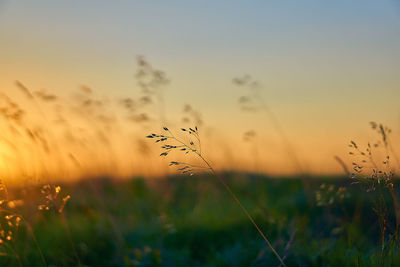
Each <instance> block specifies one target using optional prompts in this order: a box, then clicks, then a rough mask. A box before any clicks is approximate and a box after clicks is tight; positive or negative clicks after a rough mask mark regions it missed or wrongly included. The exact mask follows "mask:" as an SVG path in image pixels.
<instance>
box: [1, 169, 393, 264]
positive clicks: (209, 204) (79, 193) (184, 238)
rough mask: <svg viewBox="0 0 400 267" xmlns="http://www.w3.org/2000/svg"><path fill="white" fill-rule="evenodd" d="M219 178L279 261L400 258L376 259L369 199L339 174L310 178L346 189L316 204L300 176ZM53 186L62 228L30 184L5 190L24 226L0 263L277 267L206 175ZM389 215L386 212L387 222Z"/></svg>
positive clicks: (317, 186) (375, 228)
mask: <svg viewBox="0 0 400 267" xmlns="http://www.w3.org/2000/svg"><path fill="white" fill-rule="evenodd" d="M219 175H222V176H223V177H224V179H226V181H227V182H228V183H229V184H230V186H231V188H232V190H233V191H234V192H235V193H236V194H237V195H238V197H240V199H241V200H242V202H243V204H244V205H245V206H246V208H247V209H248V210H249V212H250V213H251V215H252V216H253V217H254V219H255V220H256V222H257V223H258V224H259V225H260V227H261V228H262V230H263V231H264V233H265V234H266V235H267V236H268V237H269V239H270V241H271V243H272V244H273V246H274V247H275V249H276V250H277V251H278V253H279V254H280V255H281V256H282V257H283V258H284V260H285V263H286V265H287V266H339V265H341V266H394V265H397V264H399V263H400V256H399V254H398V252H397V249H393V251H387V252H385V256H382V250H381V247H380V231H379V226H378V223H377V219H376V215H375V213H374V211H373V210H372V209H371V205H372V204H371V203H372V202H371V201H373V200H372V196H371V195H369V196H366V195H365V191H364V190H361V189H360V188H359V187H357V186H354V185H353V186H351V181H350V180H349V179H348V178H345V177H312V180H311V183H310V189H311V190H312V191H313V192H318V191H319V190H320V188H321V185H322V184H323V185H324V186H323V187H325V186H326V187H327V188H329V187H334V188H338V187H343V186H346V187H347V188H349V190H348V191H346V195H345V196H344V197H343V198H338V199H335V201H334V202H332V203H330V204H329V205H320V204H321V203H320V204H318V201H317V198H316V197H315V194H310V195H307V193H306V191H305V190H304V187H303V183H302V181H301V179H300V178H295V177H280V178H279V179H278V178H277V177H267V176H262V175H255V174H245V173H242V174H239V173H221V174H219ZM62 190H63V191H64V192H63V191H61V192H63V193H65V194H67V193H68V194H70V195H71V196H73V197H72V198H71V199H70V201H69V202H68V205H66V207H65V209H64V211H63V214H64V215H63V216H65V221H66V222H67V225H68V226H67V227H68V228H66V227H65V224H63V220H61V219H60V214H59V213H54V212H51V210H49V211H46V212H43V213H38V212H37V205H38V204H40V203H41V194H40V193H37V192H38V191H39V188H37V187H33V188H30V189H24V190H21V189H19V188H15V189H13V190H11V191H10V194H12V195H14V196H18V197H19V198H20V199H23V200H24V203H26V204H25V205H23V206H21V207H19V211H20V213H21V214H22V215H23V217H24V220H26V223H22V224H21V225H20V226H19V229H18V231H16V232H15V235H14V236H13V242H12V243H11V244H10V245H9V246H8V247H5V246H2V247H1V253H2V257H0V262H1V265H2V266H20V265H23V266H43V265H44V262H43V261H42V259H41V257H40V251H41V253H43V256H44V260H45V263H46V264H47V265H48V266H79V265H81V266H278V265H279V261H278V260H277V259H276V257H275V256H274V255H273V254H272V252H271V251H270V250H269V249H268V247H266V245H265V243H264V241H263V240H262V238H260V236H259V235H258V233H257V231H256V230H255V229H254V228H253V227H252V226H251V224H249V222H248V220H247V218H246V217H245V216H244V214H242V213H241V211H240V209H239V208H238V207H237V205H235V203H234V202H233V201H232V199H231V198H230V196H229V194H228V193H227V192H226V191H225V190H224V188H223V187H221V186H220V184H218V182H217V181H216V180H215V179H214V177H212V176H210V175H201V176H195V177H193V176H191V177H189V176H184V177H182V176H180V177H169V178H168V179H143V178H139V177H138V178H134V179H130V180H124V181H117V180H114V179H110V178H98V179H88V180H83V181H81V182H79V183H76V184H65V185H62ZM35 192H36V194H35ZM389 198H390V196H388V195H385V199H389ZM389 203H390V202H389ZM388 209H389V210H390V206H389V207H388ZM393 216H394V215H393V214H388V218H389V220H390V221H391V222H393ZM28 224H29V225H30V226H31V227H32V231H33V233H31V232H29V229H28V227H27V225H28ZM66 229H68V231H67V230H66ZM33 236H34V237H35V238H36V240H37V243H35V242H36V241H34V239H33ZM16 257H18V259H17V258H16Z"/></svg>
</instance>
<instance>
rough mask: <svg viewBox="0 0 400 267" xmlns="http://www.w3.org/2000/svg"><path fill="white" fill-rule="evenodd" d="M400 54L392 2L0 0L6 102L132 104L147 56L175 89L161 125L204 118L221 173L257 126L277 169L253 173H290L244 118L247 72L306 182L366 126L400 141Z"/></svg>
mask: <svg viewBox="0 0 400 267" xmlns="http://www.w3.org/2000/svg"><path fill="white" fill-rule="evenodd" d="M399 47H400V2H399V1H365V0H363V1H361V0H358V1H329V2H328V1H117V0H116V1H75V2H71V1H42V0H38V1H28V0H26V1H7V0H6V1H5V0H0V51H1V52H0V56H1V57H0V69H1V73H2V75H1V76H0V91H1V92H3V93H5V94H7V95H9V96H10V97H13V99H16V100H20V101H22V102H23V100H21V96H20V95H18V92H17V91H18V90H16V88H15V80H18V81H21V82H23V83H24V85H26V86H27V87H29V88H31V90H39V89H41V88H46V89H47V90H49V91H51V92H52V93H54V94H56V95H63V96H65V99H67V97H69V96H71V95H72V94H74V92H75V91H76V90H77V88H79V86H81V85H87V86H90V87H91V88H93V90H94V91H95V92H96V94H97V95H99V96H101V97H103V98H107V99H108V100H109V101H114V100H115V99H119V98H121V97H125V96H132V97H136V96H137V95H138V94H139V93H140V88H138V86H137V84H136V82H135V77H134V73H135V71H136V68H137V65H136V57H137V56H138V55H142V56H144V57H145V58H146V60H148V61H149V62H150V63H151V64H152V65H153V66H154V67H155V68H157V69H160V70H163V71H164V72H165V73H166V75H167V77H168V78H169V80H170V81H171V82H170V84H169V85H168V86H167V87H166V88H165V93H164V97H165V106H166V109H165V111H166V118H167V121H168V122H169V124H170V125H172V126H176V127H179V121H180V118H181V117H182V107H183V105H184V104H190V105H192V106H193V107H195V108H196V109H197V110H199V112H200V113H201V114H202V116H203V119H204V121H205V126H204V128H207V129H208V132H209V133H210V135H207V136H205V137H204V138H207V139H208V140H209V142H210V144H211V143H212V142H214V143H213V144H211V145H210V146H211V148H208V152H209V153H210V157H211V158H215V164H216V165H221V166H224V167H223V168H232V167H234V166H237V164H236V163H233V162H234V161H236V162H238V161H241V158H240V156H243V155H244V154H243V153H239V155H236V154H237V153H235V149H234V147H235V146H236V145H238V146H241V151H242V150H246V149H247V147H249V146H251V145H248V144H242V143H243V140H242V135H243V133H245V132H246V131H249V130H254V131H255V132H256V133H257V138H258V139H257V143H256V146H257V147H258V150H259V151H261V152H259V153H261V156H260V158H261V159H259V161H260V162H261V163H259V165H264V163H265V165H268V163H271V164H269V165H272V166H275V168H271V169H270V168H267V167H266V168H265V169H262V170H261V171H263V172H267V173H277V174H279V173H290V172H293V170H292V169H291V168H290V167H287V158H286V156H284V154H285V153H284V152H282V142H281V140H280V136H279V134H277V133H276V129H275V128H274V127H273V125H272V124H271V121H270V120H269V119H268V116H267V115H266V114H263V113H262V112H260V111H259V112H243V111H242V110H241V109H240V106H239V105H238V98H239V97H241V96H242V95H245V94H246V90H245V89H244V88H242V87H237V86H235V85H234V84H233V83H232V79H233V78H235V77H241V76H243V75H250V76H251V77H252V78H253V79H254V80H256V81H257V82H258V83H259V84H260V88H261V89H260V92H261V93H260V94H261V95H262V97H263V99H264V100H265V102H266V103H267V104H268V106H269V108H270V110H272V111H273V113H274V114H275V116H276V118H277V119H278V120H279V123H280V124H281V126H282V128H283V129H284V131H285V132H286V135H287V136H288V139H289V140H290V142H291V143H292V144H293V146H294V148H295V150H296V151H297V152H296V153H297V154H298V155H299V157H301V158H302V160H304V162H307V163H304V164H305V165H307V166H308V168H307V169H308V170H309V171H310V172H314V173H336V172H340V171H341V170H340V166H338V165H337V163H336V162H335V161H334V160H333V156H334V155H340V156H343V157H344V158H346V154H347V150H346V149H347V144H348V142H349V140H351V139H352V138H358V139H360V140H367V139H368V138H370V130H369V125H368V123H369V122H370V121H377V122H382V123H384V124H387V125H389V126H390V127H391V128H392V129H393V136H394V137H393V139H394V140H397V139H398V137H399V132H400V105H399V100H398V99H400V83H399V82H400V49H398V48H399ZM27 105H28V104H27ZM27 109H29V108H27ZM113 112H115V114H119V112H120V111H118V110H115V111H114V110H113ZM153 128H155V129H159V128H160V123H155V124H154V126H153ZM146 129H149V130H150V129H151V127H150V126H148V128H146ZM114 138H116V139H118V135H117V136H115V137H114ZM396 138H397V139H396ZM211 140H212V141H211ZM254 142H255V141H254ZM394 142H395V141H394ZM239 143H240V144H239ZM228 150H230V152H229V153H228V152H226V151H228ZM155 151H156V150H155ZM218 151H219V152H218ZM221 151H225V152H221ZM120 153H123V152H122V151H121V152H120ZM156 154H157V153H156ZM228 154H232V155H231V156H228ZM250 154H252V153H250ZM213 155H214V156H213ZM243 157H244V156H243ZM220 158H223V159H225V161H226V162H224V163H223V162H221V159H220ZM227 158H230V160H231V163H229V162H228V160H227ZM250 158H251V156H246V159H244V160H245V161H247V162H251V161H252V160H251V159H250ZM157 162H158V161H157ZM262 162H264V163H262ZM160 164H162V163H160ZM245 165H246V164H245ZM250 165H251V166H252V164H250V163H248V164H247V165H246V166H244V167H243V168H244V169H250V170H251V168H252V167H249V166H250ZM221 168H222V167H221Z"/></svg>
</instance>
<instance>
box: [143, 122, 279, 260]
mask: <svg viewBox="0 0 400 267" xmlns="http://www.w3.org/2000/svg"><path fill="white" fill-rule="evenodd" d="M181 130H182V131H183V132H186V133H188V134H189V135H190V136H193V137H194V139H193V140H195V141H193V140H190V141H189V143H188V144H187V143H185V142H184V141H182V140H180V139H178V138H177V137H175V135H174V134H173V133H172V132H171V131H170V130H169V129H168V128H167V127H164V131H166V132H167V133H168V134H169V135H157V134H150V135H148V136H147V138H156V142H164V141H166V140H173V141H175V142H176V143H178V145H164V146H162V147H161V148H163V149H165V152H163V153H161V154H160V156H167V155H168V153H169V152H170V151H171V150H173V149H179V150H180V151H183V152H185V154H188V153H190V152H191V153H194V154H195V155H197V156H198V157H199V158H200V159H201V160H202V161H203V162H204V164H205V165H206V167H203V166H195V165H192V164H189V163H183V162H177V161H171V163H170V166H172V165H183V167H181V168H179V169H178V170H180V171H182V173H188V174H190V175H192V174H193V172H194V171H196V170H208V171H209V172H211V173H212V174H213V175H214V176H215V177H216V178H217V179H218V181H219V182H220V183H221V184H222V185H223V186H224V187H225V189H226V190H227V191H228V193H229V194H230V196H231V197H232V198H233V200H234V201H235V202H236V204H237V205H238V206H239V207H240V208H241V210H242V211H243V212H244V214H245V215H246V216H247V218H248V219H249V220H250V222H251V224H252V225H253V226H254V228H256V229H257V231H258V233H259V234H260V236H261V237H262V238H263V239H264V241H265V242H266V243H267V245H268V247H269V248H270V249H271V250H272V252H273V253H274V254H275V256H276V257H277V258H278V260H279V262H280V264H281V265H282V266H286V265H285V263H284V262H283V260H282V258H281V257H280V256H279V254H278V252H277V251H276V250H275V249H274V247H273V246H272V244H271V242H270V241H269V240H268V238H267V237H266V236H265V235H264V233H263V232H262V231H261V229H260V227H259V226H258V225H257V223H256V222H255V221H254V219H253V217H252V216H251V215H250V213H249V212H248V210H247V209H246V208H245V207H244V205H243V204H242V202H241V201H240V200H239V198H238V197H237V195H236V194H235V193H234V192H233V191H232V189H231V187H230V186H229V185H228V184H227V183H226V181H225V180H224V179H223V178H222V177H221V176H220V175H218V174H217V172H216V171H215V169H214V168H213V167H212V166H211V164H210V163H209V161H208V160H206V159H205V158H204V156H203V155H202V153H201V142H200V136H199V133H198V129H197V127H195V128H194V129H192V128H189V129H185V128H181ZM195 142H196V143H195Z"/></svg>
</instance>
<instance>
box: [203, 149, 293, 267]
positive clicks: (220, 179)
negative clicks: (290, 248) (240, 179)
mask: <svg viewBox="0 0 400 267" xmlns="http://www.w3.org/2000/svg"><path fill="white" fill-rule="evenodd" d="M196 154H197V155H198V156H199V157H200V158H201V159H202V160H203V161H204V163H205V164H206V165H207V166H208V167H209V169H210V171H211V173H212V174H213V175H214V176H215V177H217V178H218V180H219V181H220V183H221V184H222V185H223V186H224V187H225V189H226V190H227V191H228V192H229V194H230V195H231V196H232V198H233V199H234V200H235V202H236V203H237V204H238V205H239V207H240V208H241V209H242V211H243V212H244V213H245V214H246V216H247V218H249V220H250V221H251V223H252V224H253V226H254V227H255V228H256V229H257V231H258V233H259V234H260V235H261V236H262V238H263V239H264V240H265V242H266V243H267V245H268V246H269V248H270V249H271V250H272V252H273V253H274V254H275V256H276V257H277V258H278V260H279V262H280V264H281V266H286V265H285V263H284V262H283V260H282V258H281V257H280V256H279V254H278V252H276V250H275V249H274V247H273V246H272V245H271V243H270V242H269V240H268V238H267V237H266V236H265V235H264V233H263V232H262V231H261V229H260V227H258V225H257V223H256V222H255V221H254V219H253V217H252V216H251V215H250V213H249V212H248V211H247V209H246V208H245V207H244V206H243V204H242V202H240V200H239V198H238V197H237V196H236V194H235V193H233V191H232V190H231V188H230V187H229V185H228V184H227V183H226V182H225V180H224V179H223V178H222V177H221V176H219V175H217V173H216V172H215V170H214V168H213V167H212V166H211V165H210V163H208V161H207V160H206V159H205V158H204V157H203V156H202V155H201V154H200V153H196Z"/></svg>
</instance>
